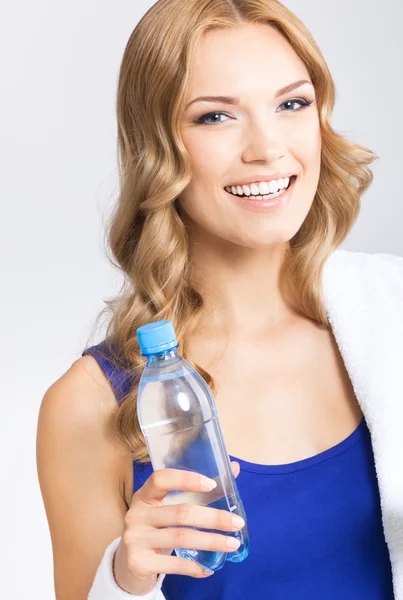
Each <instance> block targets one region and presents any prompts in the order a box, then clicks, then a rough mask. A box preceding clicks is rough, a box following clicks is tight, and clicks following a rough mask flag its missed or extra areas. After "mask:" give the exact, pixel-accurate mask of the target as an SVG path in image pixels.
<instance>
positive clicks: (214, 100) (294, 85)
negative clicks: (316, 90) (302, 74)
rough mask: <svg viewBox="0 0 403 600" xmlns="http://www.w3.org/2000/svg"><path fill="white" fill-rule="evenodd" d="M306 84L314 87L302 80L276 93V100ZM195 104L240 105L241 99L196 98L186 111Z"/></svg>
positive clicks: (306, 80)
mask: <svg viewBox="0 0 403 600" xmlns="http://www.w3.org/2000/svg"><path fill="white" fill-rule="evenodd" d="M306 83H309V84H310V85H313V83H312V81H309V80H308V79H300V80H299V81H294V83H289V84H288V85H286V86H285V87H283V88H280V89H279V90H278V91H277V92H276V95H275V98H279V97H280V96H283V95H284V94H288V93H289V92H292V91H293V90H295V89H297V88H299V87H301V86H302V85H305V84H306ZM195 102H221V103H223V104H239V103H240V98H238V97H236V98H234V97H232V96H199V97H198V98H195V99H194V100H192V101H191V102H189V104H188V105H187V106H186V109H185V110H187V109H188V108H189V106H191V105H192V104H194V103H195Z"/></svg>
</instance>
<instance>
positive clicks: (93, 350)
mask: <svg viewBox="0 0 403 600" xmlns="http://www.w3.org/2000/svg"><path fill="white" fill-rule="evenodd" d="M87 354H89V355H91V356H93V357H94V358H95V360H96V361H97V362H98V364H99V366H100V367H101V369H102V370H103V372H104V373H105V375H106V376H107V378H108V380H109V382H110V384H111V386H112V388H113V391H114V392H115V396H116V400H117V402H118V404H121V403H122V401H123V399H124V397H125V396H126V394H127V393H128V392H129V391H130V388H131V385H132V378H131V377H130V376H129V375H128V373H127V371H126V369H125V368H124V367H121V366H119V365H117V364H116V362H115V361H113V358H112V355H111V352H110V350H109V349H108V346H107V344H106V342H105V340H104V341H103V342H101V343H100V344H97V345H95V346H90V347H89V348H86V349H85V350H84V352H83V353H82V355H81V356H86V355H87Z"/></svg>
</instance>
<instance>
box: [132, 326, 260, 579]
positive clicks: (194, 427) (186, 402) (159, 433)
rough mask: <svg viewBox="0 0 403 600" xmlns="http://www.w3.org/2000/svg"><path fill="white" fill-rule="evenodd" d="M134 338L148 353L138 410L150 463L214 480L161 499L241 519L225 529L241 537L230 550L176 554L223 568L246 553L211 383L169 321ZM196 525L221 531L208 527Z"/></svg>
mask: <svg viewBox="0 0 403 600" xmlns="http://www.w3.org/2000/svg"><path fill="white" fill-rule="evenodd" d="M137 338H138V342H139V346H140V349H141V355H142V356H146V357H147V364H146V367H145V369H144V371H143V373H142V375H141V378H140V382H139V390H138V400H137V411H138V418H139V423H140V427H141V430H142V432H143V435H144V438H145V441H146V444H147V448H148V452H149V455H150V459H151V464H152V467H153V469H154V470H157V469H163V468H168V467H169V468H173V469H183V470H186V471H195V472H197V473H200V474H201V475H205V476H207V477H210V478H211V479H215V480H216V481H217V487H216V488H215V489H214V490H212V491H211V492H202V493H196V492H184V491H180V490H178V491H177V490H173V491H170V492H168V494H167V495H166V496H165V498H164V504H179V503H182V502H186V503H190V504H199V505H203V506H210V507H213V508H218V509H224V510H228V511H230V512H231V513H233V514H236V515H239V516H241V517H242V518H243V519H244V520H245V526H244V527H243V528H242V529H241V530H239V531H236V532H234V533H229V532H225V535H232V536H233V537H236V538H238V539H239V541H240V542H241V545H240V546H239V548H238V549H237V550H235V551H233V552H213V551H210V550H197V549H196V550H195V549H190V548H189V549H184V548H175V554H176V555H177V556H180V557H183V558H188V559H190V560H195V561H197V562H198V563H199V564H200V565H202V566H203V567H204V568H206V569H210V570H212V571H218V570H219V569H221V568H222V567H223V566H224V564H225V561H226V560H227V561H230V562H235V563H239V562H242V561H243V560H245V558H247V556H248V554H249V538H248V530H247V524H246V515H245V510H244V506H243V503H242V501H241V498H240V496H239V492H238V487H237V484H236V480H235V477H234V475H233V473H232V469H231V463H230V459H229V456H228V453H227V451H226V449H225V445H224V440H223V436H222V432H221V427H220V424H219V421H218V416H217V409H216V405H215V402H214V398H213V396H212V394H211V391H210V388H209V386H208V385H207V383H206V382H205V380H204V379H203V377H201V376H200V375H199V373H198V372H197V371H196V370H195V369H194V368H193V367H192V366H191V365H190V364H189V363H188V362H187V361H186V360H184V359H183V358H182V357H181V356H179V355H178V353H177V352H176V348H177V347H178V345H179V344H178V343H177V340H176V335H175V331H174V328H173V326H172V323H171V321H157V322H153V323H148V324H147V325H144V326H143V327H139V328H138V329H137ZM190 528H191V529H197V528H193V527H190ZM200 531H214V532H216V533H220V534H221V535H222V534H223V532H222V531H218V530H212V529H210V530H209V529H204V528H201V529H200Z"/></svg>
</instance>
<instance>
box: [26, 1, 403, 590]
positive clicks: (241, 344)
mask: <svg viewBox="0 0 403 600" xmlns="http://www.w3.org/2000/svg"><path fill="white" fill-rule="evenodd" d="M334 101H335V87H334V83H333V80H332V77H331V75H330V73H329V70H328V68H327V66H326V63H325V60H324V58H323V56H322V54H321V52H320V50H319V48H318V46H317V45H316V43H315V41H314V39H313V38H312V36H311V34H310V33H309V32H308V31H307V29H306V27H305V26H304V25H303V24H302V23H301V21H300V20H299V19H298V18H297V17H296V16H295V15H294V14H293V13H292V12H291V11H290V10H288V9H287V8H286V7H285V6H283V5H282V4H281V3H280V2H278V1H277V0H159V1H158V2H156V3H155V4H154V5H153V6H152V8H151V9H150V10H149V11H148V12H147V14H146V15H145V16H144V17H143V18H142V19H141V21H140V22H139V23H138V25H137V26H136V28H135V29H134V31H133V33H132V35H131V37H130V39H129V42H128V44H127V47H126V50H125V53H124V56H123V61H122V65H121V70H120V77H119V84H118V94H117V117H118V133H119V150H120V154H119V157H120V161H119V162H120V164H119V166H120V174H121V178H120V194H119V198H118V202H117V204H116V210H115V212H114V215H113V219H112V221H111V224H110V229H109V238H108V241H109V245H110V249H111V252H112V255H113V260H114V262H115V264H116V265H118V267H119V268H120V269H121V271H122V273H123V274H124V276H125V281H126V285H125V286H124V288H123V289H122V292H121V293H120V294H119V296H118V297H117V298H116V299H115V300H114V301H113V302H108V303H107V304H108V307H107V308H108V309H109V310H110V320H109V324H108V330H107V335H106V336H105V340H104V341H103V342H102V343H100V344H97V345H92V346H90V347H87V348H86V349H85V350H84V352H83V356H82V357H80V358H78V359H77V360H76V361H75V362H74V363H73V365H72V366H71V367H70V368H69V369H68V370H67V372H66V373H65V374H63V376H62V377H61V378H60V379H59V380H58V381H56V382H55V383H53V385H51V386H50V388H49V390H48V391H47V392H46V394H45V397H44V398H43V401H42V405H41V411H40V416H39V423H38V438H37V440H38V446H37V458H38V472H39V479H40V485H41V490H42V494H43V500H44V504H45V508H46V513H47V517H48V522H49V527H50V532H51V538H52V545H53V553H54V578H55V588H56V598H57V600H84V599H85V598H87V597H88V598H90V599H91V600H100V599H101V598H102V599H111V600H112V599H116V600H117V599H119V598H122V599H123V598H130V597H132V598H143V599H147V600H154V599H161V598H165V599H166V600H198V599H208V600H241V599H242V600H243V599H244V598H246V597H249V598H253V599H259V600H260V599H263V598H264V599H266V598H267V599H268V598H270V599H273V600H277V599H281V600H285V599H286V598H287V599H288V598H292V599H298V600H305V599H306V600H308V599H309V600H312V599H326V600H336V599H337V600H341V599H343V600H352V599H354V600H356V599H357V598H362V599H364V598H365V600H389V599H392V598H393V597H395V598H397V599H398V600H403V535H402V531H403V525H402V523H403V516H402V515H403V493H402V492H403V489H402V482H401V476H400V475H398V468H399V467H400V462H399V460H398V457H399V456H400V457H402V456H403V442H402V437H401V424H399V418H401V416H402V408H401V399H402V393H401V391H400V395H399V394H398V393H397V390H398V384H399V380H398V378H397V375H396V373H397V371H398V369H399V365H400V367H401V364H403V360H402V359H403V351H402V349H401V347H402V338H403V323H402V321H403V317H402V316H401V308H400V307H401V306H402V303H403V259H402V258H400V257H397V256H393V255H389V254H373V255H372V254H366V253H353V252H347V251H342V250H340V249H338V247H339V246H340V244H341V243H342V242H343V241H344V240H345V238H346V236H347V235H348V233H349V231H350V230H351V228H352V226H353V224H354V222H355V221H356V219H357V217H358V214H359V209H360V200H361V197H362V195H363V194H364V192H365V191H366V190H367V189H368V187H369V186H370V184H371V181H372V177H373V174H372V171H371V170H370V168H369V165H370V164H371V163H372V162H373V161H374V159H375V158H376V155H375V154H374V153H373V152H371V151H370V150H369V149H367V148H365V147H363V146H361V145H358V144H356V143H353V142H351V141H349V140H347V139H346V138H345V137H343V136H341V135H340V134H338V133H336V132H335V131H334V130H333V129H332V127H331V125H330V117H331V114H332V110H333V107H334ZM163 319H170V320H171V321H172V323H173V325H174V327H175V330H176V333H177V338H178V342H179V344H180V346H179V348H178V351H179V352H181V354H182V355H183V356H184V357H185V358H186V359H187V360H188V361H189V362H191V363H192V364H193V365H194V366H195V367H196V368H197V370H198V371H199V373H200V374H201V375H202V376H203V377H204V378H205V379H206V380H207V382H208V383H209V385H210V386H211V390H212V391H213V393H214V397H215V400H216V404H217V408H218V413H219V417H220V422H221V426H222V430H223V434H224V438H225V443H226V447H227V451H228V453H229V455H230V458H231V460H232V465H233V470H234V474H235V475H236V476H237V477H238V479H237V482H238V487H239V492H240V495H241V497H242V499H243V502H244V506H245V511H246V514H247V517H248V530H249V537H250V554H249V557H248V558H247V559H246V560H245V561H244V562H243V563H240V564H233V563H226V564H225V566H224V568H223V569H221V570H219V571H217V572H216V573H214V574H211V573H204V572H203V569H202V568H201V567H200V565H198V564H197V563H196V562H194V561H192V560H187V559H185V558H180V557H178V556H176V555H175V553H174V552H173V548H176V547H182V548H197V549H207V550H212V551H220V552H223V551H224V552H225V551H226V552H229V551H230V550H229V547H228V546H227V540H228V538H230V537H232V536H228V535H226V534H227V533H228V532H233V531H234V530H236V529H239V528H240V527H242V525H243V524H242V523H233V522H232V519H231V515H230V513H229V512H227V511H218V510H215V509H213V508H209V507H208V506H192V505H189V504H186V503H181V504H179V505H165V504H164V497H165V495H166V494H167V493H168V491H170V490H183V491H199V492H200V493H205V491H206V489H207V488H206V487H203V485H202V484H203V482H202V481H201V480H200V477H199V475H198V474H197V473H190V472H181V471H179V470H175V469H162V470H160V471H157V472H155V473H153V471H152V467H151V464H150V460H149V456H148V453H147V448H146V445H145V441H144V438H143V436H142V433H141V430H140V427H139V423H138V419H137V413H136V398H137V386H138V378H139V375H140V374H141V371H142V369H143V367H144V365H145V358H144V357H142V356H141V355H140V351H139V347H138V343H137V336H136V330H137V328H138V327H140V326H141V325H144V324H146V323H149V322H151V321H157V320H163ZM399 319H400V320H399ZM400 390H401V388H400ZM399 398H400V400H399ZM187 526H193V527H196V528H198V530H196V529H190V528H189V527H187ZM209 528H211V529H217V530H219V531H221V532H222V533H219V534H215V535H212V534H211V533H208V532H206V531H203V529H209Z"/></svg>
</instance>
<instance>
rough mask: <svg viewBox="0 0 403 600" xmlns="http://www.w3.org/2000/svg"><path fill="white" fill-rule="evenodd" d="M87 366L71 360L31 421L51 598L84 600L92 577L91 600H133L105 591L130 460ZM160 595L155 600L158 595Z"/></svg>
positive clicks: (109, 395)
mask: <svg viewBox="0 0 403 600" xmlns="http://www.w3.org/2000/svg"><path fill="white" fill-rule="evenodd" d="M94 362H95V361H94V360H93V358H92V357H88V356H87V357H82V358H80V359H78V360H77V361H76V362H75V363H73V365H72V366H71V368H70V369H69V370H68V371H67V372H66V373H65V374H64V375H63V376H62V377H61V378H60V379H59V380H58V381H56V382H55V383H54V384H53V385H52V386H51V387H50V388H49V389H48V390H47V392H46V394H45V396H44V398H43V400H42V403H41V407H40V411H39V417H38V429H37V469H38V477H39V484H40V489H41V494H42V498H43V502H44V506H45V511H46V516H47V520H48V524H49V530H50V535H51V542H52V550H53V563H54V583H55V593H56V600H71V599H72V598H74V600H87V598H88V594H89V592H90V589H91V588H92V585H93V583H94V584H95V581H94V579H95V577H97V579H98V580H97V586H96V588H94V589H95V590H96V591H95V592H94V591H92V592H91V593H92V596H90V599H91V600H98V599H99V600H101V599H102V600H103V599H104V598H105V599H106V598H107V599H108V600H114V599H115V597H116V600H117V599H118V598H133V599H136V598H137V596H135V595H133V594H128V593H127V592H125V591H123V590H121V588H119V586H117V584H116V588H115V590H114V591H115V594H116V596H114V595H112V593H113V590H110V589H109V588H110V585H111V583H112V582H113V581H114V579H111V578H112V576H113V562H112V560H111V558H113V557H112V554H111V548H110V545H111V544H112V542H114V541H115V542H116V539H117V538H119V537H120V536H121V534H122V532H123V530H124V515H125V513H126V511H127V510H128V507H127V505H126V502H125V499H124V491H123V490H124V473H125V472H126V473H127V469H128V468H131V466H132V462H131V455H130V451H129V450H128V448H127V447H126V446H125V445H124V444H122V443H121V442H119V441H117V440H115V439H112V436H111V435H110V433H109V428H108V422H109V418H110V416H111V413H112V411H113V410H114V409H115V406H116V404H115V403H116V399H115V397H114V394H113V392H112V390H111V388H110V387H108V386H107V385H106V384H102V382H101V381H100V380H99V375H98V377H97V376H96V373H94V371H93V372H91V369H93V366H92V365H93V364H94ZM94 375H95V376H94ZM108 547H109V553H108V552H107V551H106V549H108ZM101 562H102V563H103V564H102V565H101ZM108 566H109V575H108V577H109V579H108V578H107V579H106V580H105V576H107V573H106V570H105V569H107V567H108ZM161 579H162V576H160V578H159V582H161ZM115 583H116V582H115ZM108 585H109V587H108ZM158 585H159V584H157V586H156V593H157V592H158V589H157V588H158ZM153 591H154V590H153ZM94 594H98V595H94ZM100 594H101V595H100ZM159 594H160V595H159V596H156V597H155V600H161V599H162V598H163V596H162V593H161V592H159ZM138 598H143V600H146V598H147V597H146V596H142V597H141V596H139V597H138ZM147 600H148V599H147ZM150 600H151V598H150ZM153 600H154V598H153Z"/></svg>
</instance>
